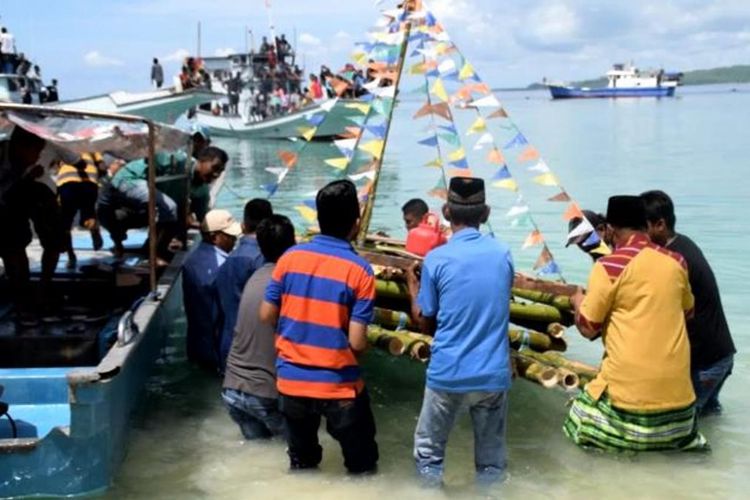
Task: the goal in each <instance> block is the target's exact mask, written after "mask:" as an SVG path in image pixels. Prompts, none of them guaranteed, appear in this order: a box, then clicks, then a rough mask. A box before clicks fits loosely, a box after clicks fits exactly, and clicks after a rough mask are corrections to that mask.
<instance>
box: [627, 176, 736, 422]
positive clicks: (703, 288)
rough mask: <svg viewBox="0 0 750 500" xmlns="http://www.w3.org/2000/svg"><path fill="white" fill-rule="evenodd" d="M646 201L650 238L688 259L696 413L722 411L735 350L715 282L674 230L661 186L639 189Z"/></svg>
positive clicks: (697, 254) (700, 258) (684, 238)
mask: <svg viewBox="0 0 750 500" xmlns="http://www.w3.org/2000/svg"><path fill="white" fill-rule="evenodd" d="M641 198H643V201H644V203H645V204H646V219H647V221H648V235H649V237H650V238H651V241H653V242H654V243H657V244H659V245H661V246H663V247H665V248H668V249H669V250H672V251H674V252H677V253H679V254H680V255H682V256H683V257H684V258H685V260H686V261H687V265H688V276H689V278H690V288H691V289H692V290H693V294H694V295H695V316H693V317H692V318H691V319H688V321H687V331H688V337H689V338H690V372H691V378H692V379H693V389H694V390H695V397H696V401H695V409H696V412H697V413H698V415H699V416H701V415H706V414H715V413H721V404H719V392H720V391H721V388H722V386H723V385H724V382H725V381H726V379H727V378H728V377H729V375H731V374H732V367H733V366H734V353H735V352H737V351H736V349H735V347H734V342H733V341H732V335H731V334H730V333H729V325H728V324H727V318H726V316H724V308H723V307H722V306H721V296H720V295H719V285H718V284H717V283H716V277H715V276H714V272H713V270H712V269H711V266H710V265H709V264H708V261H707V260H706V257H705V256H704V255H703V252H701V249H700V248H698V245H696V244H695V243H694V242H693V240H691V239H690V238H688V237H687V236H685V235H684V234H680V233H676V232H675V229H674V228H675V222H676V217H675V215H674V204H673V203H672V199H671V198H670V197H669V196H668V195H667V193H665V192H663V191H646V192H645V193H642V194H641Z"/></svg>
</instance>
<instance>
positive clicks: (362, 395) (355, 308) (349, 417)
mask: <svg viewBox="0 0 750 500" xmlns="http://www.w3.org/2000/svg"><path fill="white" fill-rule="evenodd" d="M315 204H316V208H317V210H318V224H319V225H320V232H321V234H320V235H318V236H315V237H313V239H312V241H310V242H309V243H303V244H300V245H297V246H295V247H293V248H291V249H289V250H288V251H287V252H286V253H285V254H284V255H283V256H282V257H281V258H280V259H279V261H278V263H277V264H276V268H275V269H274V272H273V275H272V277H271V281H270V282H269V284H268V287H267V288H266V295H265V300H264V301H263V303H262V304H261V307H260V319H261V321H264V322H266V323H268V324H272V325H275V326H276V335H277V337H276V352H277V360H276V370H277V388H278V391H279V394H280V408H281V412H282V414H283V415H284V418H285V421H286V424H287V431H288V434H287V444H288V451H287V453H288V454H289V462H290V468H291V469H292V470H297V469H311V468H315V467H317V466H318V464H320V461H321V459H322V456H323V449H322V448H321V446H320V444H319V441H318V427H319V426H320V420H321V417H325V418H326V430H327V431H328V433H329V434H330V435H331V436H332V437H333V438H334V439H335V440H336V441H338V442H339V444H340V445H341V451H342V453H343V455H344V465H345V466H346V468H347V470H348V471H349V472H350V473H355V474H356V473H366V472H374V471H375V469H376V467H377V462H378V445H377V443H376V442H375V432H376V431H375V419H374V417H373V415H372V410H371V409H370V397H369V395H368V393H367V390H366V389H365V384H364V381H363V380H362V374H361V371H360V368H359V364H358V362H357V356H358V355H359V354H360V353H362V352H363V351H364V350H365V349H366V348H367V325H368V324H370V322H371V321H372V319H373V315H374V302H375V276H374V273H373V271H372V268H371V267H370V264H369V263H368V262H367V261H366V260H364V259H363V258H362V257H360V256H359V255H357V253H356V252H355V251H354V248H353V247H352V245H351V243H350V241H351V240H352V238H354V237H355V235H356V234H357V233H358V231H359V226H360V211H359V201H358V200H357V188H356V187H355V186H354V184H353V183H352V182H351V181H349V180H338V181H334V182H331V183H330V184H328V185H326V186H325V187H324V188H323V189H321V190H320V191H319V192H318V195H317V197H316V200H315Z"/></svg>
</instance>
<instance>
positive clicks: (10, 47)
mask: <svg viewBox="0 0 750 500" xmlns="http://www.w3.org/2000/svg"><path fill="white" fill-rule="evenodd" d="M0 54H2V68H1V69H0V72H2V73H6V74H11V73H14V71H13V61H14V60H15V58H16V39H15V37H14V36H13V35H12V34H10V33H8V29H7V28H5V27H3V28H0Z"/></svg>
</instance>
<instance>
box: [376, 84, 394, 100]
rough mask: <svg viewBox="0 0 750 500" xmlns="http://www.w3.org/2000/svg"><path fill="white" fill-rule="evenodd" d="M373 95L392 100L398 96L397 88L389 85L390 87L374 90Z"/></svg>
mask: <svg viewBox="0 0 750 500" xmlns="http://www.w3.org/2000/svg"><path fill="white" fill-rule="evenodd" d="M372 93H373V94H375V95H376V96H378V97H389V98H392V97H395V96H396V86H395V85H389V86H388V87H378V88H376V89H375V90H373V91H372Z"/></svg>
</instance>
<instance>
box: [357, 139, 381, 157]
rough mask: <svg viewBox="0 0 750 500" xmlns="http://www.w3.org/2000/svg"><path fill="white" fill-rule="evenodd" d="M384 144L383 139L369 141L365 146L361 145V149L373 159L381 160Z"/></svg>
mask: <svg viewBox="0 0 750 500" xmlns="http://www.w3.org/2000/svg"><path fill="white" fill-rule="evenodd" d="M384 144H385V142H384V141H383V140H382V139H376V140H372V141H368V142H366V143H364V144H360V146H359V149H361V150H362V151H366V152H368V153H370V154H371V155H372V156H373V157H375V158H377V159H378V160H379V159H380V157H381V156H382V154H383V145H384Z"/></svg>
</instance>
